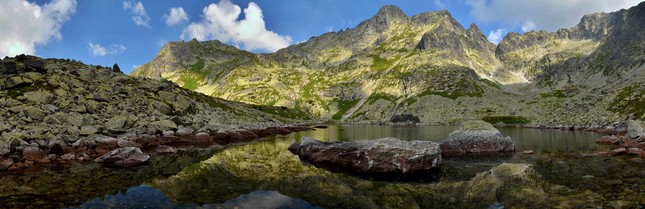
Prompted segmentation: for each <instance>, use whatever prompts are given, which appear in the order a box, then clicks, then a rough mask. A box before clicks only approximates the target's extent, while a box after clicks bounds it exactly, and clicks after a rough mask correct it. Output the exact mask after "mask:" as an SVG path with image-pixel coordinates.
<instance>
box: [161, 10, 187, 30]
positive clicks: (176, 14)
mask: <svg viewBox="0 0 645 209" xmlns="http://www.w3.org/2000/svg"><path fill="white" fill-rule="evenodd" d="M164 20H165V21H166V25H168V26H173V25H177V24H179V23H184V22H188V14H186V11H184V8H181V7H176V8H170V13H169V14H167V15H164Z"/></svg>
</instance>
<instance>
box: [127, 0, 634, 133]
mask: <svg viewBox="0 0 645 209" xmlns="http://www.w3.org/2000/svg"><path fill="white" fill-rule="evenodd" d="M644 10H645V3H641V4H639V5H638V6H635V7H633V8H630V9H628V10H620V11H617V12H613V13H598V14H590V15H586V16H584V17H583V18H582V19H581V22H580V23H579V24H578V25H576V26H574V27H572V28H569V29H561V30H558V31H557V32H552V33H551V32H545V31H531V32H528V33H525V34H521V35H520V34H516V33H509V34H508V35H507V36H506V37H505V38H504V39H503V40H502V41H501V42H500V43H499V45H497V46H495V45H494V44H492V43H490V42H488V41H487V40H486V37H485V36H484V35H483V33H482V32H481V31H480V30H479V28H478V27H477V26H476V25H475V24H471V25H470V26H469V28H468V29H465V28H464V27H463V26H461V25H460V24H459V23H458V22H457V21H456V20H455V19H454V18H452V16H451V15H450V13H449V12H448V11H445V10H443V11H437V12H427V13H422V14H418V15H415V16H412V17H409V16H407V15H406V14H405V13H403V12H402V11H401V10H400V9H399V8H398V7H396V6H385V7H383V8H381V9H380V10H379V11H378V12H377V14H376V15H375V16H373V17H371V18H370V19H368V20H365V21H363V22H361V23H360V24H359V25H358V26H357V27H356V28H351V29H350V28H348V29H346V30H341V31H338V32H330V33H325V34H322V35H320V36H317V37H312V38H311V39H310V40H308V41H306V42H303V43H300V44H296V45H293V46H289V47H287V48H284V49H281V50H279V51H277V52H275V53H270V54H253V53H250V52H246V51H242V50H238V49H236V48H234V47H230V46H226V45H224V44H222V43H221V42H219V41H216V40H214V41H206V42H198V41H196V40H192V41H189V42H183V41H180V42H171V43H168V44H167V45H166V46H164V47H163V48H162V49H161V51H160V53H159V55H158V56H157V57H155V59H154V60H153V61H152V62H150V63H148V64H146V65H143V66H141V67H140V68H138V69H137V70H135V71H134V72H133V73H132V74H133V75H135V76H142V77H151V78H160V77H161V78H166V79H168V80H171V81H173V82H175V83H177V84H178V85H180V86H182V87H184V88H187V89H191V90H195V91H198V92H202V93H204V94H207V95H210V96H214V97H218V98H224V99H229V100H234V101H243V102H247V103H252V104H262V105H272V106H285V107H293V108H295V109H299V110H303V111H306V112H310V113H312V114H314V115H316V116H319V117H321V118H327V119H333V120H338V121H342V122H361V123H388V122H389V121H390V119H391V118H393V117H394V116H397V115H413V116H414V117H417V118H419V120H420V123H422V124H456V123H459V122H462V121H465V120H469V119H482V118H484V119H486V118H492V119H493V120H499V119H509V118H510V119H509V120H505V121H503V122H506V123H516V122H522V123H533V124H541V125H562V124H566V125H578V126H586V127H596V126H615V125H618V123H622V121H624V120H625V119H639V118H640V119H643V118H645V115H644V114H645V112H643V110H644V109H645V106H643V105H644V104H645V103H644V102H645V98H644V96H643V95H645V93H644V92H643V90H644V89H645V83H643V82H642V81H643V80H645V79H644V78H645V73H643V72H645V71H644V68H645V66H644V64H645V43H644V41H645V37H643V34H645V30H643V29H644V28H643V25H645V20H644V19H645V15H644V14H645V12H644Z"/></svg>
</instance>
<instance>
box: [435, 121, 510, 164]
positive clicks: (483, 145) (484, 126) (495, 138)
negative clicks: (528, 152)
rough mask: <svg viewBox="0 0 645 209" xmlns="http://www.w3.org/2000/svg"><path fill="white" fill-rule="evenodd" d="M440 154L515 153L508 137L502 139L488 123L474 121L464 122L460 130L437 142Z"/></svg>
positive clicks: (497, 131)
mask: <svg viewBox="0 0 645 209" xmlns="http://www.w3.org/2000/svg"><path fill="white" fill-rule="evenodd" d="M439 143H440V144H441V153H442V155H444V156H451V155H490V154H505V153H506V154H507V153H513V152H515V144H514V143H513V140H512V139H511V138H510V137H508V136H507V137H504V136H502V134H501V133H500V132H499V130H497V129H496V128H495V127H493V126H492V125H491V124H490V123H487V122H484V121H481V120H474V121H467V122H464V124H463V125H462V127H461V128H459V129H457V130H455V131H454V132H452V133H450V135H449V136H448V138H447V139H444V140H442V141H441V142H439Z"/></svg>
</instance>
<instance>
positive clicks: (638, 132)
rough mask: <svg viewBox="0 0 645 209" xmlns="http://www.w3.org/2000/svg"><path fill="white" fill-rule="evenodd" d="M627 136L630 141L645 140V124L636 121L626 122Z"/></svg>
mask: <svg viewBox="0 0 645 209" xmlns="http://www.w3.org/2000/svg"><path fill="white" fill-rule="evenodd" d="M627 135H628V136H629V138H632V139H637V138H638V137H644V138H645V124H644V123H643V122H642V121H637V120H629V121H627Z"/></svg>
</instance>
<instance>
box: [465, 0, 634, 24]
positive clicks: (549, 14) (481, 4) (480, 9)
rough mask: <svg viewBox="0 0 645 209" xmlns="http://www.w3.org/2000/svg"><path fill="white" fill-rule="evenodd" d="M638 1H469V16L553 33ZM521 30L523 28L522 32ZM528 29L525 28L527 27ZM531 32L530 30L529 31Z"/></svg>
mask: <svg viewBox="0 0 645 209" xmlns="http://www.w3.org/2000/svg"><path fill="white" fill-rule="evenodd" d="M640 1H641V0H566V1H563V0H541V1H535V0H468V1H467V2H466V3H467V4H468V5H470V7H471V11H470V13H471V14H472V15H473V16H474V17H475V18H477V20H478V21H479V22H483V23H493V22H494V23H503V24H510V25H511V26H512V27H522V26H527V25H525V24H526V23H529V22H531V23H533V25H532V27H533V28H532V29H545V30H547V31H556V30H558V29H560V28H569V27H572V26H574V25H576V24H577V23H578V22H580V18H582V16H583V15H585V14H590V13H596V12H612V11H616V10H620V9H623V8H629V7H631V6H634V5H637V4H638V3H639V2H640ZM522 29H524V28H522ZM527 29H528V27H527ZM529 30H530V29H529Z"/></svg>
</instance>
